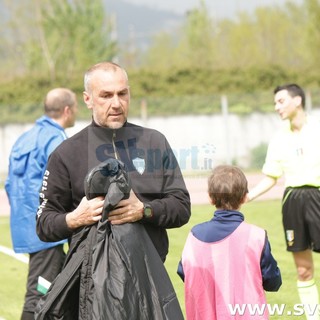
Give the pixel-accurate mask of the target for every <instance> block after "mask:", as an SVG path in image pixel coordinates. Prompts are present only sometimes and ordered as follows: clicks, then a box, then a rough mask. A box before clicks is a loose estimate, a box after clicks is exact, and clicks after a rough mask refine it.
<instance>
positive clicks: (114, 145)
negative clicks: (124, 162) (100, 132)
mask: <svg viewBox="0 0 320 320" xmlns="http://www.w3.org/2000/svg"><path fill="white" fill-rule="evenodd" d="M115 138H116V131H115V130H114V131H113V134H112V146H113V151H114V156H115V158H116V159H117V160H119V158H118V153H117V148H116V144H115V142H114V140H115Z"/></svg>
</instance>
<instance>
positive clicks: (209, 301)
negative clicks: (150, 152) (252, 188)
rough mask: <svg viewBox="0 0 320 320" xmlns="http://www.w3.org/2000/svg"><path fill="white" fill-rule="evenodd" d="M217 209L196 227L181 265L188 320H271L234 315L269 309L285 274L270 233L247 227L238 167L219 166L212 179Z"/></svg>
mask: <svg viewBox="0 0 320 320" xmlns="http://www.w3.org/2000/svg"><path fill="white" fill-rule="evenodd" d="M208 193H209V196H210V199H211V203H212V205H214V206H215V207H216V209H217V210H216V211H215V213H214V217H213V219H212V220H210V221H207V222H204V223H201V224H198V225H196V226H194V227H193V228H192V230H191V232H190V233H189V236H188V238H187V240H186V244H185V246H184V249H183V253H182V259H181V261H180V263H179V267H178V274H179V276H180V277H181V278H182V280H183V281H184V287H185V304H186V315H187V319H192V320H200V319H202V320H207V319H210V320H214V319H219V320H220V319H224V320H227V319H238V318H239V319H241V320H245V319H268V314H267V308H265V311H264V313H263V315H258V314H256V315H253V314H249V311H250V309H248V308H246V309H245V310H244V313H242V312H241V314H240V312H239V313H238V314H234V312H232V311H233V310H234V309H235V307H236V306H237V305H239V307H240V308H242V307H243V306H247V305H248V304H251V305H252V307H253V308H255V306H257V307H258V306H259V308H260V309H261V307H263V306H265V307H266V297H265V292H264V290H266V291H277V290H278V289H279V288H280V286H281V284H282V280H281V274H280V270H279V268H278V266H277V262H276V260H275V259H274V258H273V256H272V254H271V248H270V243H269V241H268V238H267V235H266V232H265V230H263V229H261V228H259V227H257V226H254V225H251V224H248V223H246V222H244V216H243V214H242V213H241V212H239V211H238V210H239V209H240V207H241V205H242V204H243V203H244V202H245V201H246V197H247V193H248V182H247V179H246V177H245V175H244V174H243V172H242V171H241V170H240V169H239V168H237V167H234V166H228V165H221V166H218V167H216V168H215V169H214V170H213V172H212V174H211V176H210V177H209V179H208Z"/></svg>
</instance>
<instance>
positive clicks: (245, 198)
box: [241, 192, 249, 204]
mask: <svg viewBox="0 0 320 320" xmlns="http://www.w3.org/2000/svg"><path fill="white" fill-rule="evenodd" d="M248 201H249V193H248V192H247V193H246V194H245V196H244V197H243V199H242V200H241V204H244V203H246V202H248Z"/></svg>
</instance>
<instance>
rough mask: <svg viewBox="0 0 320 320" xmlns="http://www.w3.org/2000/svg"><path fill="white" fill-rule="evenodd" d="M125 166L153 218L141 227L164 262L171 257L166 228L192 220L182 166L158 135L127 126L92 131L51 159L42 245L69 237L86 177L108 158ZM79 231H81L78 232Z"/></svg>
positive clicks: (43, 196)
mask: <svg viewBox="0 0 320 320" xmlns="http://www.w3.org/2000/svg"><path fill="white" fill-rule="evenodd" d="M110 157H111V158H118V159H119V160H121V161H122V162H123V163H124V164H125V165H126V167H127V170H128V171H129V176H130V180H131V184H132V189H133V191H134V192H135V193H136V195H137V196H138V198H139V199H140V201H142V202H144V203H148V204H150V205H151V207H152V209H153V217H151V218H143V219H142V220H141V221H140V223H143V224H144V226H145V228H146V231H147V233H148V234H149V236H150V238H151V240H152V242H153V244H154V245H155V247H156V249H157V251H158V253H159V255H160V257H161V259H162V261H164V260H165V258H166V255H167V253H168V246H169V243H168V236H167V232H166V229H167V228H176V227H181V226H182V225H184V224H186V223H187V222H188V221H189V218H190V214H191V211H190V197H189V193H188V191H187V189H186V186H185V183H184V180H183V177H182V174H181V171H180V168H179V165H178V162H177V160H176V158H175V156H174V153H173V151H172V149H171V148H170V145H169V143H168V141H167V140H166V138H165V137H164V135H162V134H161V133H160V132H158V131H156V130H153V129H148V128H144V127H140V126H137V125H134V124H131V123H125V124H124V126H123V127H122V128H120V129H109V128H102V127H99V126H97V125H96V124H95V123H94V122H92V123H91V124H90V125H89V126H87V127H86V128H84V129H83V130H81V131H80V132H79V133H77V134H75V135H74V136H72V137H71V138H69V139H67V140H65V141H64V142H63V143H62V144H60V145H59V146H58V147H57V148H56V150H55V151H54V152H53V153H52V154H51V156H50V158H49V160H48V164H47V170H46V172H45V175H44V180H43V186H42V189H41V191H40V206H39V210H38V213H37V233H38V236H39V238H40V239H41V240H43V241H57V240H61V239H65V238H71V236H72V234H73V230H70V229H69V228H68V227H67V224H66V220H65V215H66V214H67V213H68V212H71V211H73V210H74V209H75V208H76V207H77V206H78V205H79V203H80V201H81V199H82V198H83V197H84V195H85V191H84V180H85V177H86V175H87V173H88V172H89V171H90V170H91V169H92V168H93V167H95V166H96V165H98V164H99V163H101V162H103V161H105V160H106V159H108V158H110ZM77 231H80V230H77Z"/></svg>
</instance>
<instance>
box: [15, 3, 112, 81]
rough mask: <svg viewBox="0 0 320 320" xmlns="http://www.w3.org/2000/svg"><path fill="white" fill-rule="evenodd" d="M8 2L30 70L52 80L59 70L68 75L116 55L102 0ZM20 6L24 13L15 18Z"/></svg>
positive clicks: (24, 59)
mask: <svg viewBox="0 0 320 320" xmlns="http://www.w3.org/2000/svg"><path fill="white" fill-rule="evenodd" d="M10 6H11V7H10V8H11V10H12V9H13V11H11V21H10V23H11V26H13V25H16V26H19V28H12V27H11V30H14V31H15V34H19V33H20V37H18V39H19V38H23V41H21V42H20V46H21V47H22V48H23V62H24V65H25V67H26V68H27V70H29V71H31V72H33V73H36V74H38V75H49V78H50V80H51V81H54V80H55V79H56V77H57V75H58V74H60V75H61V74H63V77H66V78H69V77H70V76H71V75H72V74H73V73H74V72H77V71H80V70H81V72H83V70H84V69H86V68H87V67H88V66H89V65H91V64H93V63H95V62H97V61H100V60H110V59H112V58H113V57H114V56H115V55H116V51H117V47H116V43H115V42H114V40H112V38H111V31H112V26H111V23H110V20H109V19H108V17H107V16H106V14H105V8H104V6H103V2H102V1H101V0H27V1H24V2H22V4H21V3H20V2H19V4H17V3H16V4H15V7H14V5H12V4H11V3H10ZM22 6H24V7H25V8H24V10H23V12H24V14H23V15H20V19H19V21H18V22H15V21H14V20H13V19H14V18H15V17H16V15H17V13H18V12H21V8H22ZM18 30H19V32H18ZM22 33H25V36H24V37H22V36H21V34H22Z"/></svg>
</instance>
